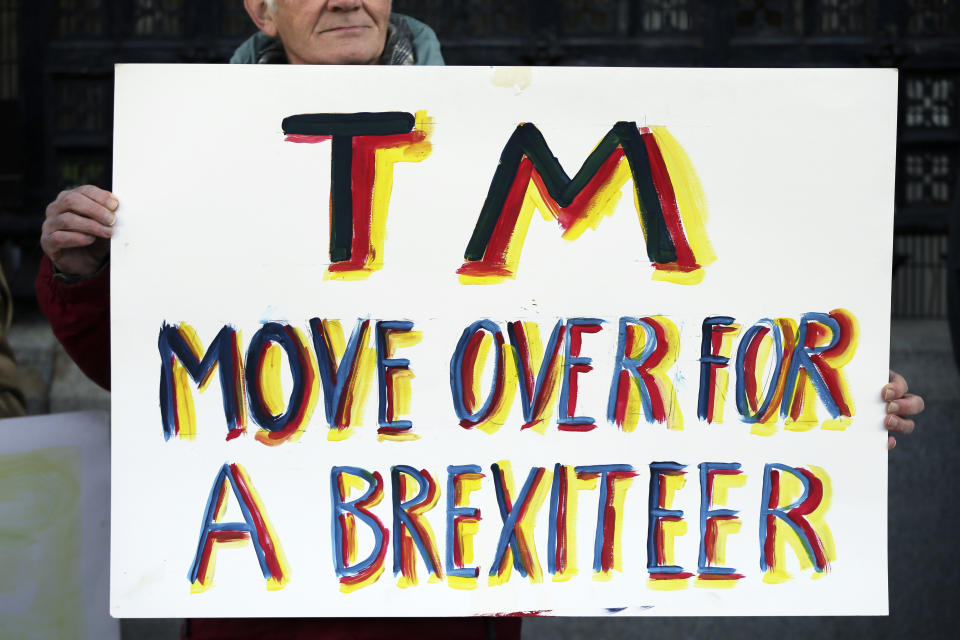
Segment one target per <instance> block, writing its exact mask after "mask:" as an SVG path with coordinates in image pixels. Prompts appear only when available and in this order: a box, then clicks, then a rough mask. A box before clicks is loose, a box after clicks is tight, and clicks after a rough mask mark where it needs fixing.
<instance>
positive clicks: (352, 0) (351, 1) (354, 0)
mask: <svg viewBox="0 0 960 640" xmlns="http://www.w3.org/2000/svg"><path fill="white" fill-rule="evenodd" d="M362 4H363V0H329V2H328V3H327V8H329V9H330V10H331V11H354V10H356V9H359V8H360V5H362Z"/></svg>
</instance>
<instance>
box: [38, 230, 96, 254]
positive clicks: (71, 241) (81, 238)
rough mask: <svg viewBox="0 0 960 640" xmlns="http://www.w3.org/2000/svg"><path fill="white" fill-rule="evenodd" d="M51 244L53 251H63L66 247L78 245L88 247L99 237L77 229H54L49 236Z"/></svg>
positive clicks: (71, 247)
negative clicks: (76, 230) (79, 231)
mask: <svg viewBox="0 0 960 640" xmlns="http://www.w3.org/2000/svg"><path fill="white" fill-rule="evenodd" d="M48 239H49V241H50V242H49V246H50V249H51V251H52V252H54V253H56V252H57V251H63V250H64V249H76V248H77V247H88V246H90V245H91V244H93V243H94V242H96V241H97V239H96V238H95V237H93V236H91V235H89V234H86V233H77V232H75V231H54V232H53V233H51V234H50V235H49V236H48Z"/></svg>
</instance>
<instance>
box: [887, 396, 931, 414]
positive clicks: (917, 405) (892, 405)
mask: <svg viewBox="0 0 960 640" xmlns="http://www.w3.org/2000/svg"><path fill="white" fill-rule="evenodd" d="M921 412H923V398H921V397H920V396H918V395H915V394H913V393H908V394H906V395H905V396H903V397H902V398H897V399H896V400H894V401H893V402H888V403H887V413H893V414H897V415H901V416H915V415H917V414H918V413H921Z"/></svg>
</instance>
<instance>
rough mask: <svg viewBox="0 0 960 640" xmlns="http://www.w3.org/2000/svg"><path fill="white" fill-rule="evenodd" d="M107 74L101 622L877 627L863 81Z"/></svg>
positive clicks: (883, 156) (881, 236) (878, 437)
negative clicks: (609, 620)
mask: <svg viewBox="0 0 960 640" xmlns="http://www.w3.org/2000/svg"><path fill="white" fill-rule="evenodd" d="M116 77H117V92H116V103H115V104H116V115H115V123H116V132H115V137H114V150H115V158H114V190H115V193H116V194H117V196H118V198H119V200H120V202H121V207H120V209H119V212H118V223H117V227H116V234H115V236H114V239H113V242H112V258H111V261H112V263H111V264H112V267H111V268H112V285H111V286H112V290H111V296H112V305H113V306H112V339H113V345H114V348H113V363H112V366H113V369H112V370H113V416H112V422H113V424H112V429H113V447H114V450H113V464H112V471H113V486H114V488H115V490H114V494H113V505H112V508H113V520H112V521H113V535H112V540H113V545H112V564H111V575H112V584H111V606H112V609H111V610H112V613H113V614H114V615H116V616H123V617H128V616H129V617H134V616H149V617H166V616H177V617H180V616H184V617H186V616H205V617H211V616H213V617H216V616H231V617H239V616H398V615H399V616H404V615H410V616H463V615H476V614H493V613H506V612H543V613H546V614H557V615H579V614H584V615H598V614H601V613H607V614H610V615H635V614H654V615H814V614H818V615H837V614H885V613H886V612H887V586H886V585H887V563H886V475H887V472H886V447H885V445H886V435H885V433H884V430H883V428H882V418H883V413H884V411H883V404H882V402H881V400H880V397H879V391H880V388H881V386H882V385H883V384H884V383H885V382H886V372H887V349H888V341H889V320H888V318H889V299H890V295H889V293H890V288H889V287H890V283H889V274H890V272H891V251H892V221H893V189H894V151H895V139H896V89H897V75H896V73H895V72H894V71H889V70H871V71H852V70H823V69H817V70H814V69H809V70H704V69H557V68H534V69H508V70H505V69H488V68H374V67H371V68H356V67H283V66H139V65H127V66H120V67H118V68H117V74H116ZM581 166H583V170H582V171H581ZM578 171H579V172H580V173H578ZM568 176H569V177H568ZM571 179H572V182H571ZM335 321H339V325H338V324H336V322H335ZM705 322H706V324H705ZM705 333H707V339H706V340H704V339H703V336H704V334H705ZM158 336H159V339H158ZM551 340H552V341H551ZM551 347H553V348H551ZM544 354H546V356H544ZM205 355H206V358H205V357H204V356H205ZM214 364H216V367H214ZM541 371H542V372H543V374H542V375H540V372H541ZM408 373H412V374H413V376H412V377H411V376H410V375H409V374H408ZM198 381H205V386H204V387H203V389H204V390H203V391H202V392H198V391H197V382H198ZM521 389H525V392H524V391H522V390H521ZM711 389H712V390H713V391H710V390H711ZM711 398H712V400H711ZM481 476H482V477H481ZM681 485H682V486H681ZM451 488H453V491H451ZM471 488H472V489H475V490H473V491H469V489H471ZM505 523H506V525H505Z"/></svg>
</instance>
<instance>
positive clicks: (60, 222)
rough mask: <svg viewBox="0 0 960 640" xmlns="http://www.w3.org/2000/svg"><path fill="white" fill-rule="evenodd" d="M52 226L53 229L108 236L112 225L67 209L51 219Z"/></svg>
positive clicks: (100, 236) (110, 233)
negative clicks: (53, 219) (54, 218)
mask: <svg viewBox="0 0 960 640" xmlns="http://www.w3.org/2000/svg"><path fill="white" fill-rule="evenodd" d="M52 227H53V230H55V231H75V232H79V233H86V234H89V235H91V236H95V237H98V238H109V237H111V236H112V235H113V227H110V226H107V225H104V224H100V223H99V222H97V221H96V220H92V219H90V218H85V217H83V216H80V215H77V214H76V213H73V212H72V211H67V212H66V213H64V214H61V215H60V217H58V218H57V219H56V220H55V221H52Z"/></svg>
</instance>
